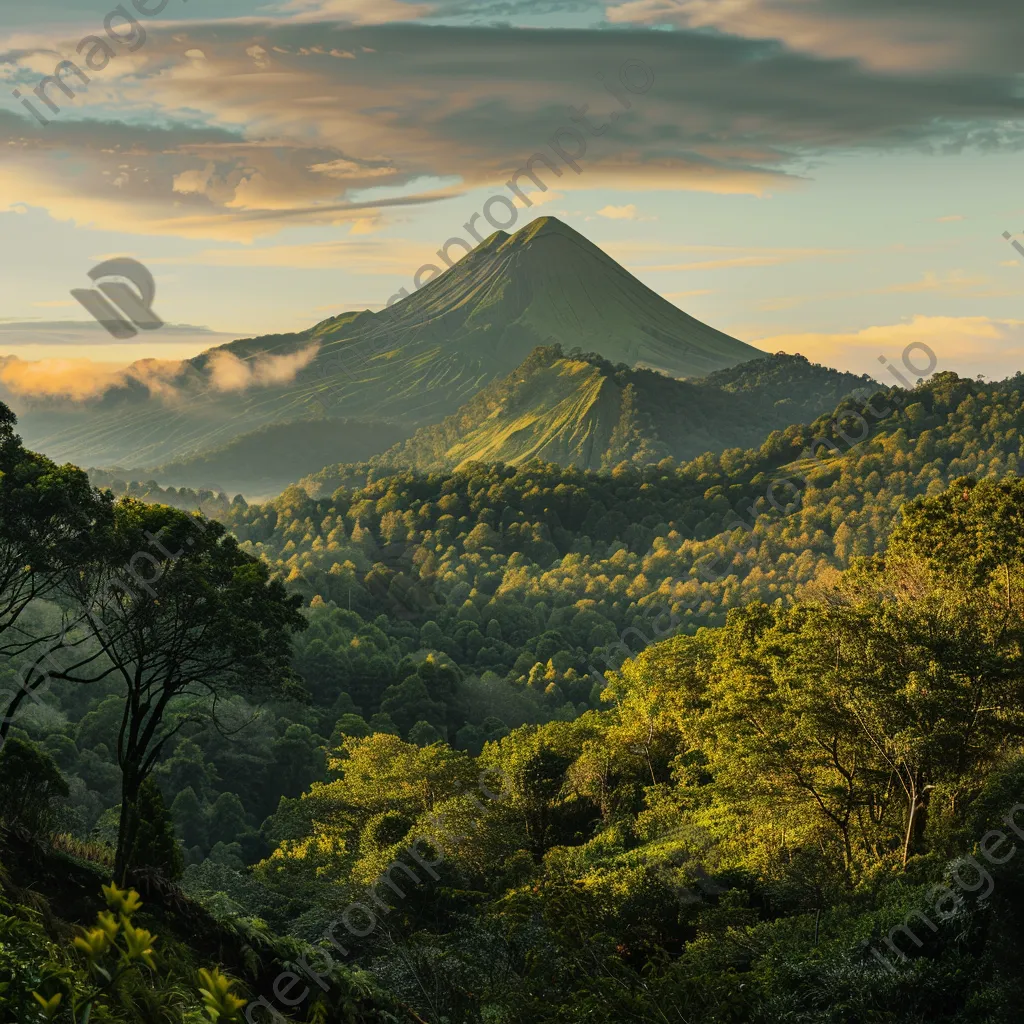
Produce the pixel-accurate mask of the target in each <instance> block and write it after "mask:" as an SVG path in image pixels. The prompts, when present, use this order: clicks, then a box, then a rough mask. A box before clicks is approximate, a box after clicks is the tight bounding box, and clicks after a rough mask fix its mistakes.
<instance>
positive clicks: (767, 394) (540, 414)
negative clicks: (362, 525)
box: [372, 345, 877, 471]
mask: <svg viewBox="0 0 1024 1024" xmlns="http://www.w3.org/2000/svg"><path fill="white" fill-rule="evenodd" d="M725 372H727V373H729V374H730V375H731V376H730V377H729V378H728V379H727V380H725V381H724V383H725V384H727V385H728V388H726V387H724V386H720V385H719V384H718V383H717V380H718V379H720V378H716V376H715V375H712V376H711V377H708V378H705V379H703V380H697V381H682V380H676V379H674V378H671V377H666V376H665V375H663V374H659V373H655V372H653V371H650V370H629V369H627V368H626V367H625V366H623V365H622V364H620V365H619V366H618V367H616V366H613V365H612V364H611V363H610V362H608V361H607V360H605V359H602V358H601V357H600V356H597V355H593V354H590V355H586V356H584V355H579V354H575V353H574V354H572V355H570V356H569V357H566V356H564V355H563V353H562V350H561V348H560V347H559V346H557V345H556V346H547V347H540V348H537V349H535V350H534V351H533V352H532V353H531V354H530V356H529V358H528V359H527V360H526V361H525V362H524V363H523V364H522V365H521V366H519V367H518V368H517V369H516V370H515V371H514V372H513V373H511V374H509V375H508V376H507V377H505V378H503V379H502V380H500V381H495V382H494V383H493V384H490V385H488V386H487V387H486V388H484V389H483V390H482V391H481V392H479V393H478V394H477V395H476V396H475V397H474V398H473V399H471V400H470V401H469V402H468V403H467V404H466V405H465V406H463V408H462V409H460V410H459V411H458V412H457V413H455V414H454V415H452V416H449V417H447V418H446V419H445V420H443V421H442V422H441V423H439V424H436V425H434V426H430V427H424V428H422V429H420V430H418V431H417V432H416V433H415V434H414V435H413V436H412V438H410V439H409V440H408V441H406V442H404V443H402V444H398V445H396V446H395V447H394V448H392V449H390V450H389V451H387V452H385V453H384V454H383V455H382V456H380V457H378V458H376V459H374V460H372V461H373V464H374V465H375V466H388V467H393V468H401V467H412V468H415V469H419V470H425V471H427V470H445V469H454V468H457V467H459V466H462V465H464V464H466V463H469V462H485V463H493V462H504V463H508V464H510V465H519V464H521V463H523V462H526V461H528V460H529V459H533V458H540V459H543V460H545V461H546V462H554V463H557V464H558V465H560V466H576V467H578V468H580V469H610V468H612V467H614V466H616V465H618V464H619V463H621V462H632V463H635V464H637V465H643V464H648V463H652V462H658V461H660V460H661V459H663V458H674V459H677V460H680V461H685V460H688V459H692V458H695V457H696V456H697V455H700V454H701V453H703V452H707V451H723V450H724V449H726V448H735V447H740V448H747V447H751V446H756V445H759V444H760V443H761V442H762V441H763V440H764V439H765V438H766V437H767V436H768V434H769V433H770V432H771V431H772V430H774V429H777V428H781V427H785V426H788V425H789V424H790V423H791V422H794V420H806V419H815V418H816V417H817V416H819V415H820V414H821V413H822V412H825V411H827V410H831V409H834V408H835V406H836V404H837V403H838V402H839V400H840V399H841V398H842V397H843V396H845V395H847V394H849V393H850V392H851V391H853V390H855V389H856V388H858V387H859V388H874V387H877V385H875V384H874V382H873V381H871V380H870V379H869V378H867V377H857V376H855V375H854V374H851V373H841V372H839V371H837V370H831V369H828V368H826V367H823V366H817V365H813V364H811V363H810V362H808V360H806V359H805V358H804V357H802V356H787V355H783V354H779V355H775V356H768V357H765V358H763V359H758V360H753V361H751V362H748V363H744V364H742V365H741V366H739V367H736V368H734V369H732V370H729V371H725Z"/></svg>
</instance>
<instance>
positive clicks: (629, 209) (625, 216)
mask: <svg viewBox="0 0 1024 1024" xmlns="http://www.w3.org/2000/svg"><path fill="white" fill-rule="evenodd" d="M597 215H598V217H607V218H608V219H609V220H636V204H635V203H629V204H628V205H626V206H611V205H609V206H604V207H602V208H601V209H600V210H598V211H597Z"/></svg>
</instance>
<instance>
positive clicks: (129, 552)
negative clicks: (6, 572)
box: [61, 499, 306, 878]
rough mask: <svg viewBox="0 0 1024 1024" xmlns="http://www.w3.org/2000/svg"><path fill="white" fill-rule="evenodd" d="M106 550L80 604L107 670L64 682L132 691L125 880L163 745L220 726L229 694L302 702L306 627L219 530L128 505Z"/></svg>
mask: <svg viewBox="0 0 1024 1024" xmlns="http://www.w3.org/2000/svg"><path fill="white" fill-rule="evenodd" d="M104 542H105V543H104V550H103V553H102V556H101V557H98V558H97V559H96V560H95V561H94V562H93V563H91V564H90V565H89V567H88V569H87V570H86V571H84V572H83V573H82V574H81V575H82V586H81V589H80V592H79V596H80V597H81V598H82V599H83V603H85V602H87V603H86V611H87V622H88V627H89V630H90V632H91V635H92V637H93V639H94V640H95V642H96V643H97V645H98V647H99V649H100V650H101V651H102V654H103V656H104V664H103V666H102V667H101V668H97V669H96V671H94V672H93V673H92V674H84V673H81V672H75V671H65V672H64V673H63V674H62V676H61V678H65V679H68V680H70V681H72V682H77V683H90V682H96V681H98V680H105V679H108V678H112V679H114V680H117V681H118V682H119V683H120V684H121V686H122V687H123V693H124V698H125V704H124V711H123V717H122V721H121V726H120V729H119V733H118V741H117V762H118V765H119V766H120V768H121V773H122V786H121V789H122V799H121V823H120V829H119V836H118V847H117V857H116V871H117V874H118V877H119V878H120V877H123V874H124V872H125V870H126V869H127V868H128V867H129V866H130V860H131V854H132V851H133V850H134V849H135V833H136V830H137V828H138V822H139V814H138V806H137V805H138V800H139V793H140V790H141V787H142V784H143V783H144V782H145V781H146V779H147V777H148V776H149V774H150V773H151V772H152V770H153V768H154V766H155V765H156V763H157V761H158V760H159V758H160V756H161V753H162V751H163V749H164V746H165V744H166V743H167V742H168V740H170V739H171V737H173V736H174V735H175V734H176V733H177V732H178V731H179V730H180V729H181V728H182V727H183V726H184V725H185V724H186V722H188V721H190V720H192V721H195V720H200V721H204V720H206V719H208V718H209V717H210V716H211V715H212V716H213V718H214V720H215V721H216V712H217V703H218V700H219V699H221V698H223V697H225V696H226V695H228V694H229V693H236V692H242V693H245V694H247V695H249V696H251V697H253V698H260V697H266V696H269V695H273V694H278V695H293V696H294V695H297V694H299V693H300V692H301V690H300V688H299V687H298V685H297V682H296V679H295V677H294V674H293V673H292V670H291V668H290V657H291V638H292V635H293V634H294V633H296V632H299V631H300V630H302V629H304V628H305V627H306V620H305V619H304V618H303V616H302V615H301V614H300V612H299V604H300V602H301V598H300V597H299V596H298V595H291V596H289V595H288V594H287V593H286V592H285V590H284V587H283V585H282V584H281V583H280V582H278V581H271V580H270V579H269V571H268V569H267V567H266V566H265V565H264V564H263V563H262V562H260V561H258V560H257V559H256V558H254V557H252V556H251V555H248V554H246V553H244V552H243V551H241V550H240V549H239V547H238V543H237V541H235V539H234V538H232V537H230V536H228V535H227V533H226V531H225V529H224V527H223V526H222V525H221V524H220V523H217V522H215V521H210V520H206V519H204V518H203V517H202V516H199V515H193V514H190V513H186V512H181V511H179V510H177V509H172V508H169V507H167V506H160V505H146V504H144V503H142V502H139V501H135V500H134V499H124V500H122V501H120V502H118V503H117V504H116V505H115V507H114V518H113V522H112V524H111V528H110V530H109V531H108V533H107V535H106V536H105V537H104ZM143 561H144V562H145V563H146V564H147V565H148V567H149V568H150V569H152V575H150V576H148V577H142V576H139V577H138V578H137V579H133V581H132V583H133V584H135V585H131V584H129V583H128V582H127V581H125V580H124V579H123V578H122V577H121V575H120V573H121V570H122V567H123V566H125V565H135V564H136V563H137V562H143ZM97 580H98V581H99V584H97ZM140 580H141V582H140Z"/></svg>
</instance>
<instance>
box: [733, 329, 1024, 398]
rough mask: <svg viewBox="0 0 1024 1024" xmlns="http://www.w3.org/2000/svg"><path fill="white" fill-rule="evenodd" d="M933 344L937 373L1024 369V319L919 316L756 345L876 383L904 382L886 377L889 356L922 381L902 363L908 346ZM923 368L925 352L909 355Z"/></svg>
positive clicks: (776, 338) (765, 339) (994, 372)
mask: <svg viewBox="0 0 1024 1024" xmlns="http://www.w3.org/2000/svg"><path fill="white" fill-rule="evenodd" d="M915 343H923V344H925V345H927V346H929V347H930V348H931V349H932V350H933V351H934V353H935V356H936V358H937V360H938V363H937V365H936V370H954V371H955V372H957V373H959V374H961V375H962V376H970V377H973V376H975V375H976V374H978V373H984V374H986V376H994V377H1006V376H1010V375H1012V374H1014V373H1016V372H1017V370H1020V369H1024V320H996V319H991V318H989V317H984V316H976V317H949V316H921V315H918V316H914V317H913V318H912V319H911V320H909V321H906V322H903V323H898V324H887V325H882V326H876V327H865V328H863V329H861V330H858V331H851V332H846V333H836V334H830V333H803V334H782V335H774V336H771V337H763V338H759V339H757V340H754V341H751V344H753V345H756V346H757V347H758V348H760V349H764V350H766V351H769V352H777V351H783V352H791V353H795V352H799V353H801V354H802V355H805V356H807V357H808V358H809V359H811V360H813V361H817V362H822V363H825V364H826V365H828V366H836V367H840V368H842V369H847V370H852V371H853V372H855V373H868V374H870V375H871V376H872V377H874V378H875V379H876V380H883V379H885V380H886V383H898V381H895V380H888V379H886V378H885V377H884V367H883V366H882V364H880V363H879V360H878V357H879V356H884V357H885V358H886V359H887V360H888V362H889V363H891V364H893V365H895V366H896V367H898V368H899V369H900V372H902V373H904V374H907V375H908V376H910V377H911V378H912V379H916V377H917V376H919V375H918V374H911V373H910V371H908V370H906V369H905V368H904V367H903V364H902V355H903V353H904V351H906V349H907V346H908V345H912V344H915ZM908 356H909V359H910V361H911V362H912V363H913V364H914V365H915V366H917V367H923V366H925V365H926V364H927V359H926V356H925V354H924V352H923V350H922V349H919V348H915V349H912V350H911V351H910V352H909V353H908Z"/></svg>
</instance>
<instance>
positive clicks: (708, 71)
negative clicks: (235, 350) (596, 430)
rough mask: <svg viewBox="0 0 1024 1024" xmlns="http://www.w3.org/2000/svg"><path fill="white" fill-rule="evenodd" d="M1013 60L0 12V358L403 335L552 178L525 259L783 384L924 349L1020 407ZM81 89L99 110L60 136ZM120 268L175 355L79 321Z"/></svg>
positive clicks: (931, 44) (563, 16) (887, 19)
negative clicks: (454, 273) (775, 365)
mask: <svg viewBox="0 0 1024 1024" xmlns="http://www.w3.org/2000/svg"><path fill="white" fill-rule="evenodd" d="M1022 52H1024V11H1022V9H1021V7H1020V4H1019V2H1015V3H1011V2H1010V0H970V2H967V0H612V2H606V3H595V2H591V0H565V2H558V0H524V2H501V0H409V2H407V0H280V2H272V3H255V2H247V0H134V6H133V3H132V2H131V0H125V3H124V4H123V5H115V4H114V3H113V2H112V0H34V2H33V3H32V4H20V3H15V2H14V0H0V237H2V239H3V242H4V248H5V257H4V273H3V274H2V275H0V356H16V357H17V359H18V360H21V361H25V360H43V361H44V362H43V363H42V364H41V365H40V366H39V367H37V370H38V372H39V373H42V374H45V373H46V372H48V369H49V368H50V367H52V368H54V372H57V370H58V369H60V368H61V367H63V368H65V369H66V368H67V367H69V366H71V367H75V366H79V365H81V366H83V367H84V366H85V365H86V362H87V361H94V362H95V361H99V362H100V363H103V364H104V365H111V366H113V365H124V364H126V363H128V362H131V361H133V360H135V359H139V358H145V357H151V358H167V359H177V358H182V357H184V356H187V355H191V354H194V353H196V352H199V351H201V350H203V349H205V348H208V347H210V345H211V344H219V343H222V342H223V341H226V340H230V339H231V338H234V337H248V336H254V335H260V334H267V333H277V332H286V331H294V330H301V329H303V328H306V327H309V326H311V325H312V324H314V323H316V322H318V321H320V320H323V319H326V318H327V317H329V316H332V315H334V314H337V313H339V312H342V311H345V310H350V309H363V308H371V309H376V308H380V307H381V306H382V305H383V304H384V303H385V302H386V301H387V299H388V298H389V296H392V295H394V294H395V293H396V292H398V290H399V289H400V288H402V287H405V288H406V289H407V290H412V289H413V288H414V287H415V285H414V284H413V279H414V276H415V274H416V271H417V269H418V268H420V267H422V266H424V265H425V264H428V263H431V262H433V263H435V264H436V263H437V262H438V258H437V256H436V255H435V253H436V252H437V250H438V249H439V248H440V247H441V246H443V245H444V243H445V242H446V241H447V240H448V239H450V238H452V237H458V236H465V235H466V231H465V229H464V228H463V225H464V224H466V223H467V221H469V219H470V218H471V217H473V216H474V215H476V214H479V213H480V212H481V211H482V210H484V208H485V205H486V204H487V202H488V200H489V199H490V198H491V197H493V196H496V195H499V194H503V195H506V196H507V195H508V190H507V189H506V187H505V182H506V181H508V179H509V177H510V175H511V174H512V173H514V172H515V170H516V169H517V168H520V167H522V166H523V164H524V162H525V161H526V160H527V159H528V158H529V157H530V156H531V154H533V153H536V152H538V151H540V152H545V153H546V154H547V157H548V158H549V159H550V160H551V161H552V162H553V165H554V166H555V168H556V169H557V170H558V174H557V176H556V175H555V174H554V173H551V172H549V171H548V170H547V168H546V167H545V166H544V165H535V166H536V167H537V168H538V172H539V175H540V177H541V178H542V179H543V181H542V183H543V184H544V185H545V191H538V190H534V191H529V190H528V189H527V186H529V187H530V188H533V186H532V185H530V183H529V180H528V179H521V180H522V183H523V188H524V195H525V197H526V200H527V201H528V204H529V205H527V203H526V202H523V201H521V202H520V204H519V205H520V208H519V209H518V210H516V211H515V216H516V218H517V220H516V222H515V223H514V225H512V228H511V229H513V230H514V229H516V228H519V227H521V226H523V225H524V224H526V223H528V222H529V220H531V219H532V218H534V217H536V216H540V215H545V214H554V215H555V216H558V217H560V218H562V219H564V220H565V221H566V222H567V223H569V224H570V225H572V226H573V227H574V228H576V229H577V230H579V231H581V232H582V233H584V234H585V235H587V236H588V237H589V238H590V239H591V240H592V241H594V242H595V243H596V244H598V245H599V246H601V247H602V248H603V249H605V250H606V251H607V252H608V253H609V254H610V255H611V256H612V257H614V258H615V259H616V260H618V261H619V262H620V263H621V264H622V265H623V266H625V267H626V268H627V269H628V270H630V271H631V272H632V273H633V274H635V275H636V276H637V277H638V278H640V279H641V280H642V281H643V282H644V283H646V284H647V285H649V286H650V287H651V288H653V289H654V290H655V291H657V292H659V293H660V294H661V295H663V296H665V297H666V298H667V299H668V300H669V301H671V302H673V303H675V304H676V305H678V306H679V307H680V308H682V309H685V310H686V311H687V312H688V313H690V314H691V315H693V316H695V317H697V318H698V319H700V320H703V321H705V322H706V323H708V324H711V325H712V326H714V327H716V328H718V329H719V330H722V331H725V332H727V333H729V334H732V335H734V336H735V337H738V338H741V339H742V340H744V341H747V342H749V343H751V344H753V345H756V346H757V347H759V348H762V349H765V350H767V351H788V352H801V353H802V354H804V355H806V356H808V357H809V358H811V359H813V360H815V361H819V362H824V363H827V364H829V365H832V366H836V367H839V368H842V369H852V370H855V371H856V372H866V373H871V374H872V375H873V376H875V377H876V378H878V379H883V380H885V381H886V383H892V382H893V381H891V380H889V379H888V378H886V377H885V376H884V374H885V370H884V369H883V368H882V366H881V365H880V363H879V357H880V356H883V357H886V358H887V359H888V361H889V362H890V363H896V364H899V362H900V359H901V354H902V353H904V352H905V351H906V347H907V346H908V345H910V344H912V343H915V342H917V343H921V344H924V345H927V346H929V347H930V348H931V349H932V350H933V351H934V352H935V357H936V366H935V369H937V370H943V369H951V370H955V371H956V372H958V373H961V374H963V375H970V376H974V375H977V374H983V375H985V376H986V377H988V378H994V377H996V378H998V377H1004V376H1007V375H1009V374H1012V373H1014V372H1016V371H1017V370H1018V369H1024V303H1022V301H1021V300H1022V299H1024V257H1022V254H1021V252H1018V251H1017V250H1016V249H1015V248H1014V247H1013V245H1012V242H1013V241H1017V242H1018V244H1022V243H1024V189H1022V187H1021V185H1020V182H1021V180H1022V172H1024V152H1022V143H1024V128H1022V114H1024V78H1022V75H1021V71H1020V56H1019V55H1020V54H1021V53H1022ZM66 59H70V60H73V61H74V62H75V63H76V65H77V66H78V67H79V69H80V70H81V71H82V73H83V74H84V75H85V77H87V78H88V84H84V83H83V82H82V81H81V80H80V79H79V78H77V77H76V76H75V75H74V74H71V73H69V74H67V75H66V81H67V84H68V87H69V89H70V90H71V93H72V95H71V97H68V96H66V95H65V94H64V93H62V92H60V91H58V89H57V88H56V87H54V86H52V85H51V86H50V87H49V88H48V89H47V90H45V95H47V96H49V97H50V99H51V101H52V103H53V104H55V105H56V106H57V107H58V108H59V110H58V111H54V110H53V109H51V107H48V106H47V105H46V104H45V103H44V102H43V101H42V100H41V99H39V98H38V97H37V96H36V94H35V93H34V90H35V89H36V88H37V86H38V85H39V82H40V80H41V79H42V78H43V77H44V76H47V75H51V74H53V72H54V68H55V66H56V65H57V64H58V63H59V62H61V61H62V60H66ZM624 83H625V84H624ZM15 90H17V92H18V93H20V97H19V96H15V94H14V93H15ZM24 99H28V100H29V101H30V103H31V104H32V108H31V109H29V107H27V106H25V105H24V104H23V102H22V100H24ZM627 105H628V106H627ZM40 119H42V121H45V122H47V123H41V120H40ZM552 146H559V147H560V148H561V154H560V155H561V156H562V159H561V160H559V159H558V158H557V157H555V156H554V155H553V152H552ZM584 149H585V152H584ZM577 154H578V155H577ZM489 209H491V210H492V212H493V213H494V215H495V216H496V217H497V218H499V219H500V218H504V217H505V216H506V215H507V211H506V210H505V209H504V207H503V205H502V204H501V203H497V204H493V203H492V204H491V206H490V207H489ZM478 220H479V224H480V225H481V227H480V228H478V230H481V231H482V233H483V234H485V235H486V234H488V233H489V232H490V231H491V230H492V227H491V226H490V225H488V224H487V223H486V220H484V219H483V218H478ZM474 223H475V222H474ZM495 226H498V225H495ZM501 226H504V225H503V224H502V225H501ZM1005 232H1009V233H1010V235H1011V238H1010V239H1009V240H1007V239H1006V238H1004V233H1005ZM461 254H462V250H461V249H458V248H455V249H454V251H453V255H454V258H458V256H459V255H461ZM115 257H130V258H133V259H137V260H139V261H141V262H142V263H144V264H145V266H146V267H148V268H149V270H150V271H151V273H152V275H153V278H154V281H155V288H156V294H155V300H154V303H153V310H154V312H156V313H157V314H158V315H159V317H160V318H161V319H162V320H163V321H165V322H166V323H167V324H169V325H172V326H173V328H174V329H161V330H154V331H146V332H141V333H140V334H139V335H138V336H136V337H134V338H131V339H127V340H124V341H120V342H118V341H115V340H114V339H112V338H111V337H110V336H109V335H107V334H106V333H105V332H104V331H103V330H102V329H101V328H99V327H98V326H97V325H96V324H94V323H90V322H88V316H87V314H86V313H85V311H84V309H83V308H82V307H81V306H80V305H79V304H78V302H77V301H76V300H75V299H74V298H72V296H71V294H70V293H71V290H72V289H76V288H77V289H80V288H88V287H90V285H91V282H90V280H89V278H88V272H89V271H90V269H91V268H92V267H94V266H95V265H96V264H98V263H100V262H101V261H104V260H107V259H111V258H115ZM421 276H422V275H421ZM920 351H921V349H920V348H919V347H918V349H917V352H918V354H917V355H914V356H912V361H914V360H917V361H920V359H921V357H920ZM10 365H11V361H10V360H8V361H6V362H4V363H0V378H3V375H4V373H6V372H7V369H8V368H9V367H10Z"/></svg>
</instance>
